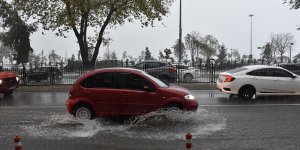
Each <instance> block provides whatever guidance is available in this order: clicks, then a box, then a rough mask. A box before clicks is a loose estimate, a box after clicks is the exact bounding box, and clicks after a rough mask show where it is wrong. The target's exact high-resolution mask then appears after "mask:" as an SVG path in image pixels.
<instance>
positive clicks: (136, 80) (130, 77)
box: [121, 73, 159, 114]
mask: <svg viewBox="0 0 300 150" xmlns="http://www.w3.org/2000/svg"><path fill="white" fill-rule="evenodd" d="M121 76H122V79H123V81H126V82H125V84H124V88H123V90H122V93H126V94H127V96H128V97H127V98H126V99H123V102H122V107H123V108H124V111H125V112H126V113H128V114H141V113H147V112H151V111H154V110H156V109H157V107H158V102H159V97H158V95H157V93H156V91H155V87H154V85H153V84H152V83H151V82H150V81H148V80H147V79H146V78H144V77H142V76H140V75H137V74H133V73H122V74H121ZM145 86H147V87H148V90H145V88H144V87H145ZM149 89H151V90H149Z"/></svg>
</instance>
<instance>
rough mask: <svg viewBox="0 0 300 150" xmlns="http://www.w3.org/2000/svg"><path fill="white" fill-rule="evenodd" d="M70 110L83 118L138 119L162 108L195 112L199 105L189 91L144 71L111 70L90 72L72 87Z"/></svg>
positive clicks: (68, 108)
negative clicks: (133, 117) (121, 117)
mask: <svg viewBox="0 0 300 150" xmlns="http://www.w3.org/2000/svg"><path fill="white" fill-rule="evenodd" d="M66 105H67V110H68V112H69V113H71V114H72V115H74V116H76V117H78V118H82V119H93V118H94V117H96V116H135V115H140V114H145V113H149V112H152V111H156V110H158V109H161V108H170V107H171V108H173V107H174V108H177V109H180V110H187V111H194V110H197V108H198V102H197V101H196V100H195V97H194V96H193V95H192V94H191V92H189V91H188V90H186V89H184V88H181V87H173V86H168V85H167V84H165V83H163V82H162V81H160V80H158V79H157V78H155V77H153V76H151V75H149V74H147V73H145V72H144V71H141V70H137V69H131V68H108V69H98V70H94V71H90V72H87V73H85V74H84V75H83V76H81V77H80V78H79V79H78V80H77V81H76V82H75V83H74V84H73V86H72V87H71V90H70V92H69V97H68V99H67V102H66Z"/></svg>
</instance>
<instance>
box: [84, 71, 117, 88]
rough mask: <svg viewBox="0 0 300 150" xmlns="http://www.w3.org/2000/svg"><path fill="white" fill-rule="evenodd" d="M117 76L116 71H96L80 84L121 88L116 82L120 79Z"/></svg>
mask: <svg viewBox="0 0 300 150" xmlns="http://www.w3.org/2000/svg"><path fill="white" fill-rule="evenodd" d="M118 78H119V76H118V73H116V72H104V73H98V74H95V75H92V76H90V77H88V78H87V79H86V80H85V81H83V82H82V84H81V86H82V87H85V88H121V87H122V84H120V83H118V81H121V80H120V79H118Z"/></svg>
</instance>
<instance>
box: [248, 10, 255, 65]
mask: <svg viewBox="0 0 300 150" xmlns="http://www.w3.org/2000/svg"><path fill="white" fill-rule="evenodd" d="M253 16H254V15H253V14H250V15H249V17H250V55H249V59H252V17H253Z"/></svg>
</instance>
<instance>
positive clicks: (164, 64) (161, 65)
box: [159, 63, 171, 67]
mask: <svg viewBox="0 0 300 150" xmlns="http://www.w3.org/2000/svg"><path fill="white" fill-rule="evenodd" d="M166 65H167V64H166V63H159V67H163V66H166ZM170 66H171V65H170Z"/></svg>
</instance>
